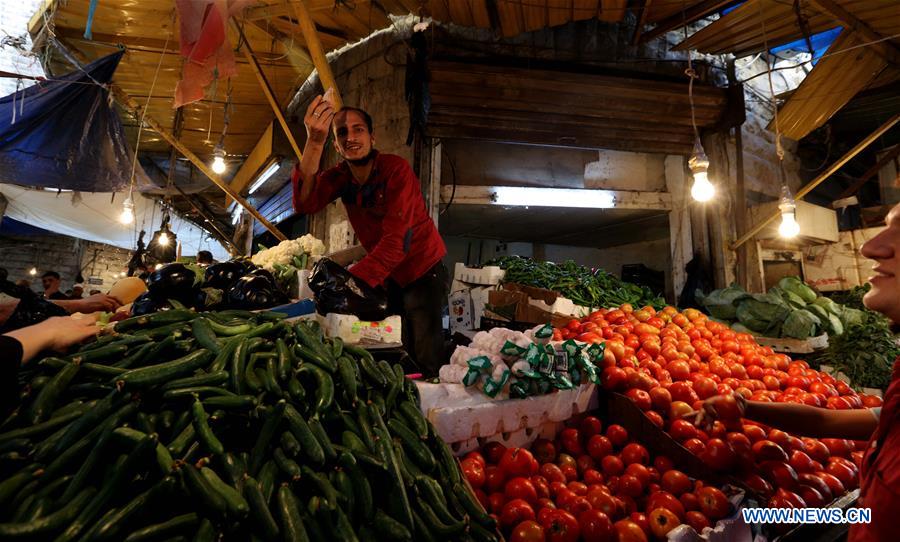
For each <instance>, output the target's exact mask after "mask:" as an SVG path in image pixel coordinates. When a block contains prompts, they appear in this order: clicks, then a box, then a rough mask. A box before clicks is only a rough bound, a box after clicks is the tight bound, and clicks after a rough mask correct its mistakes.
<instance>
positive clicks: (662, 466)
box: [653, 455, 674, 473]
mask: <svg viewBox="0 0 900 542" xmlns="http://www.w3.org/2000/svg"><path fill="white" fill-rule="evenodd" d="M653 466H654V467H655V468H656V470H657V471H659V472H661V473H665V472H667V471H670V470H672V468H673V467H674V464H673V463H672V460H671V459H669V458H668V457H666V456H664V455H658V456H656V459H654V460H653Z"/></svg>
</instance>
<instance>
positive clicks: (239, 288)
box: [228, 269, 288, 310]
mask: <svg viewBox="0 0 900 542" xmlns="http://www.w3.org/2000/svg"><path fill="white" fill-rule="evenodd" d="M287 302H288V297H287V296H286V295H285V294H284V292H282V291H281V289H280V288H279V287H278V284H277V283H276V282H275V279H274V278H273V277H272V274H271V273H269V272H268V271H266V270H265V269H257V270H255V271H253V272H252V273H250V274H248V275H245V276H243V277H241V278H239V279H238V280H237V282H236V283H235V284H234V286H232V287H231V289H230V290H228V304H229V305H230V306H231V307H233V308H236V309H245V310H256V309H267V308H270V307H274V306H276V305H280V304H283V303H287Z"/></svg>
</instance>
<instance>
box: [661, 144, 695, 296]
mask: <svg viewBox="0 0 900 542" xmlns="http://www.w3.org/2000/svg"><path fill="white" fill-rule="evenodd" d="M665 172H666V191H667V192H668V193H669V194H670V195H671V197H672V210H671V211H669V252H670V254H671V258H672V280H671V281H669V284H668V287H669V288H671V289H670V290H669V291H667V292H666V298H667V299H669V300H670V301H672V304H673V305H674V304H676V303H678V296H679V295H681V291H682V290H683V289H684V284H685V282H686V281H687V271H686V270H685V267H686V266H687V263H688V262H689V261H691V258H693V256H694V247H693V244H692V242H691V237H692V234H691V209H690V206H691V201H690V196H689V193H690V188H689V187H688V182H689V181H688V179H687V175H686V174H685V170H684V157H683V156H676V155H669V156H666V160H665Z"/></svg>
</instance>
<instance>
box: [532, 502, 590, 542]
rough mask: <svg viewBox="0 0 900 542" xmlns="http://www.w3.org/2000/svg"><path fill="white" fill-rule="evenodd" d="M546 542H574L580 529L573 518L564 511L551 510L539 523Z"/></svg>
mask: <svg viewBox="0 0 900 542" xmlns="http://www.w3.org/2000/svg"><path fill="white" fill-rule="evenodd" d="M541 526H542V527H543V528H544V535H545V536H546V540H547V542H575V541H576V540H578V537H579V536H580V534H581V528H580V526H579V525H578V520H577V519H575V516H573V515H572V514H570V513H569V512H566V511H565V510H553V511H552V512H551V513H549V514H546V515H545V516H544V521H542V522H541Z"/></svg>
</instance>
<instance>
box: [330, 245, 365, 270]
mask: <svg viewBox="0 0 900 542" xmlns="http://www.w3.org/2000/svg"><path fill="white" fill-rule="evenodd" d="M365 255H366V249H364V248H363V247H362V245H356V246H352V247H350V248H345V249H344V250H339V251H337V252H332V253H331V254H329V255H328V257H329V258H331V260H332V261H334V262H335V263H336V264H338V265H342V266H344V267H347V266H348V265H350V264H351V263H353V262H356V261H359V260H361V259H363V257H364V256H365Z"/></svg>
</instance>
